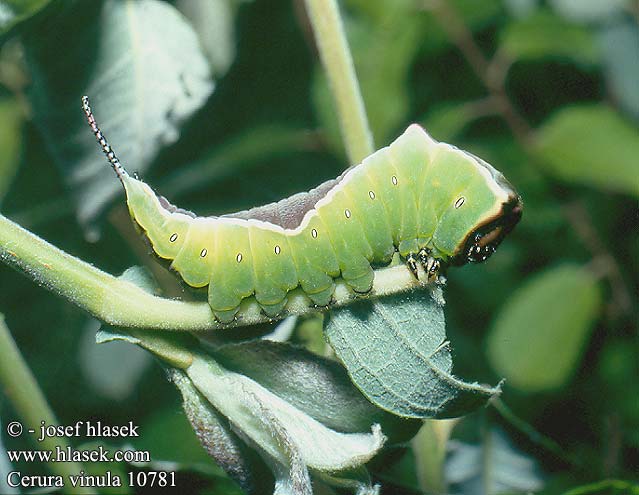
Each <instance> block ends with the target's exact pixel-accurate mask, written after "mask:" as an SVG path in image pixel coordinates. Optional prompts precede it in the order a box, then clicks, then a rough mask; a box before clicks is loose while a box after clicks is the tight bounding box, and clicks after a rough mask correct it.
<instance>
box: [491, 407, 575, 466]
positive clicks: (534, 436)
mask: <svg viewBox="0 0 639 495" xmlns="http://www.w3.org/2000/svg"><path fill="white" fill-rule="evenodd" d="M490 405H492V406H493V407H494V408H495V410H496V411H497V412H498V413H499V415H500V416H501V417H502V418H504V419H505V420H506V421H508V423H510V424H511V425H512V426H514V427H515V428H517V429H518V430H519V431H520V432H522V433H523V434H524V435H526V436H527V437H528V439H529V440H530V441H531V442H533V443H535V444H537V445H539V446H541V447H543V448H544V449H546V450H547V451H548V452H552V453H553V454H554V455H555V456H556V457H557V458H558V459H561V460H563V461H564V462H567V463H568V464H570V465H572V466H573V467H580V466H581V463H580V462H579V461H578V460H577V459H576V458H575V457H574V456H571V455H569V454H567V453H566V452H564V449H562V448H561V446H560V445H559V444H558V443H557V442H555V441H554V440H553V439H552V438H550V437H547V436H545V435H543V434H541V433H539V432H538V431H537V430H535V428H533V427H532V425H530V424H529V423H527V422H526V421H524V420H523V419H521V418H520V417H519V416H517V415H516V414H515V413H514V412H513V411H512V410H511V409H510V408H509V407H508V406H507V405H506V403H505V402H504V401H502V400H501V399H499V398H497V399H493V400H491V401H490Z"/></svg>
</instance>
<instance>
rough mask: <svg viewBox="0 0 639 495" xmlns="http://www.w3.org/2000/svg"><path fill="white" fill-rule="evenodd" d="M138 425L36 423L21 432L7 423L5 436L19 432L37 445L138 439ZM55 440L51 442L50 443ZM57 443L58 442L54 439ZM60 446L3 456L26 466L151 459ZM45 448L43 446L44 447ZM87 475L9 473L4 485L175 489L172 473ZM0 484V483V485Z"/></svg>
mask: <svg viewBox="0 0 639 495" xmlns="http://www.w3.org/2000/svg"><path fill="white" fill-rule="evenodd" d="M138 430H139V426H137V425H134V424H133V422H132V421H130V422H128V423H127V424H126V425H107V424H104V423H102V422H101V421H78V422H76V423H75V424H73V425H67V426H63V425H51V424H46V423H45V422H44V421H41V422H40V427H39V428H37V429H26V430H25V429H24V427H23V425H22V423H20V422H19V421H12V422H10V423H9V424H7V429H6V431H7V434H8V435H9V436H10V437H14V438H15V437H19V436H21V435H22V434H23V433H24V434H30V435H33V436H34V437H35V438H34V440H35V441H36V442H38V443H41V442H44V441H47V442H48V443H49V440H50V439H61V438H79V437H84V438H91V439H96V438H107V439H109V440H113V439H122V438H131V437H139V436H140V435H139V432H138ZM54 441H55V440H54ZM58 441H59V440H58ZM60 443H62V445H52V444H51V443H49V445H47V446H48V447H51V448H48V449H34V450H7V457H8V459H9V462H10V463H11V464H12V465H15V464H16V463H19V462H28V463H42V464H51V463H60V462H73V463H78V464H79V463H83V464H84V463H91V462H100V463H109V462H125V463H149V462H151V456H150V454H149V452H148V451H146V450H135V449H117V450H110V449H108V448H106V447H104V446H103V445H93V446H92V447H91V448H87V449H76V448H74V447H71V446H70V445H68V444H67V443H66V441H65V442H60ZM45 445H46V444H45ZM91 471H92V474H88V473H87V472H85V471H84V470H83V469H80V470H79V471H78V472H77V473H73V474H71V473H69V474H66V475H64V476H63V475H61V474H57V475H56V474H54V475H44V474H43V475H33V474H23V473H22V472H21V471H10V472H9V474H8V475H7V478H6V480H5V481H6V483H7V485H8V486H10V487H12V488H52V487H55V488H62V487H65V486H72V487H75V488H77V487H98V488H101V487H119V486H125V485H128V486H131V487H138V486H139V487H169V486H175V473H173V472H170V471H135V472H128V473H126V476H121V475H120V474H116V473H113V472H111V471H108V470H107V471H104V472H102V473H101V474H94V473H93V470H91ZM0 485H1V483H0Z"/></svg>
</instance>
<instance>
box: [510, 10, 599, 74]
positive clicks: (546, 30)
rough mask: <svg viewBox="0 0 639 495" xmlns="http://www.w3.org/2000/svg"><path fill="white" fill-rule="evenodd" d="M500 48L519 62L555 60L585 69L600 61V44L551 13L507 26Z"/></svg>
mask: <svg viewBox="0 0 639 495" xmlns="http://www.w3.org/2000/svg"><path fill="white" fill-rule="evenodd" d="M499 46H500V49H501V50H503V51H504V53H506V54H508V55H509V56H510V57H511V58H513V59H519V60H534V59H544V58H548V57H554V58H562V59H568V60H573V61H575V62H576V63H578V64H584V65H592V64H595V63H597V62H598V61H599V50H598V47H597V43H596V41H595V39H594V37H593V36H592V34H591V33H590V31H588V30H587V29H586V28H584V27H582V26H579V25H576V24H572V23H570V22H567V21H565V20H563V19H561V18H560V17H557V16H556V15H553V14H552V13H550V12H543V11H540V12H539V13H537V14H535V15H533V16H529V17H527V18H525V19H522V20H520V21H515V22H511V23H508V24H506V27H505V28H504V30H503V31H502V33H501V41H500V44H499Z"/></svg>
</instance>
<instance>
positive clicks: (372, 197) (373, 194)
mask: <svg viewBox="0 0 639 495" xmlns="http://www.w3.org/2000/svg"><path fill="white" fill-rule="evenodd" d="M368 195H369V197H370V198H371V199H375V193H374V192H373V191H368Z"/></svg>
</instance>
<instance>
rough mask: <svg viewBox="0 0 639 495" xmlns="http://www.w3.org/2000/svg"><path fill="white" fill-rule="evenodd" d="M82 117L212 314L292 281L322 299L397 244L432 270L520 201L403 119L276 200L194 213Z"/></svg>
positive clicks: (284, 290) (512, 217) (367, 281)
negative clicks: (331, 175)
mask: <svg viewBox="0 0 639 495" xmlns="http://www.w3.org/2000/svg"><path fill="white" fill-rule="evenodd" d="M82 103H83V108H84V111H85V114H86V116H87V120H88V122H89V125H90V126H91V129H92V131H93V132H94V134H95V136H96V139H97V140H98V142H99V144H100V146H101V147H102V150H103V152H104V153H105V155H106V156H107V159H108V161H109V163H110V164H111V166H112V167H113V168H114V170H115V172H116V174H117V175H118V177H119V179H120V181H121V182H122V184H123V186H124V189H125V192H126V197H127V204H128V207H129V212H130V213H131V217H132V218H133V220H134V221H135V222H136V223H137V225H138V226H139V227H140V229H141V231H142V232H143V233H144V235H145V236H146V237H147V238H148V240H149V242H150V245H151V247H152V249H153V251H154V252H155V254H157V255H158V256H159V257H161V258H164V259H167V260H170V262H171V267H172V268H173V269H174V270H175V271H176V272H178V273H179V275H180V276H181V277H182V279H183V280H184V281H185V282H186V283H187V284H188V285H190V286H193V287H205V286H208V302H209V305H210V306H211V309H212V310H213V312H214V314H215V316H216V318H218V319H219V320H220V321H221V322H230V321H232V320H233V319H234V318H235V317H236V314H237V311H238V310H239V307H240V303H241V302H242V300H243V299H245V298H247V297H255V300H256V301H257V303H258V304H259V305H260V306H261V308H262V310H263V311H264V313H266V314H267V315H268V316H270V317H275V316H277V315H279V314H281V313H282V311H283V309H284V308H285V306H286V303H287V296H288V293H289V292H290V291H291V290H292V289H294V288H296V287H298V286H299V287H301V289H302V290H303V291H304V292H305V293H306V295H307V296H308V297H309V298H310V300H311V301H312V302H313V303H314V304H316V305H318V306H328V305H330V303H331V299H332V297H333V293H334V290H335V279H336V278H338V277H341V278H342V279H343V280H344V281H345V282H346V283H347V284H348V285H349V286H350V287H351V288H352V290H353V291H355V292H357V293H362V294H364V293H367V292H369V291H370V290H371V287H372V285H373V280H374V277H375V272H374V269H373V267H375V266H378V265H384V264H388V263H389V262H390V261H391V259H392V257H393V255H394V253H395V252H399V254H400V256H402V257H403V259H404V260H405V262H406V265H407V267H408V269H409V270H410V272H411V273H412V274H413V275H414V276H415V277H418V274H419V270H418V266H419V265H421V266H422V267H423V269H424V272H425V274H426V278H427V281H429V282H433V281H437V280H438V278H439V275H440V273H441V272H442V271H443V270H445V269H446V268H447V267H448V266H451V265H462V264H465V263H468V262H477V261H483V260H485V259H487V258H488V257H489V256H490V255H491V254H492V253H493V252H494V250H495V248H496V247H497V246H498V245H499V243H500V242H501V241H502V239H503V238H504V236H505V235H506V234H507V233H508V232H509V231H510V230H512V228H513V227H514V226H515V224H516V223H517V222H518V221H519V219H520V217H521V212H522V203H521V199H520V197H519V196H518V194H517V193H516V192H515V191H514V189H513V188H512V186H511V185H510V184H509V183H508V182H507V181H506V179H505V178H504V177H503V175H502V174H501V173H500V172H498V171H497V170H495V169H494V168H493V167H491V166H490V165H489V164H487V163H486V162H484V161H483V160H481V159H479V158H477V157H475V156H474V155H471V154H470V153H467V152H464V151H462V150H458V149H457V148H455V147H453V146H451V145H448V144H446V143H439V142H437V141H435V140H434V139H432V138H431V137H430V136H429V135H428V134H427V133H426V132H425V131H424V130H423V129H422V128H421V127H420V126H418V125H416V124H413V125H411V126H410V127H408V129H407V130H406V131H405V132H404V133H403V134H402V135H401V136H400V137H399V138H397V139H396V140H395V141H394V142H393V143H391V144H390V145H389V146H388V147H385V148H382V149H380V150H379V151H376V152H375V153H373V154H372V155H371V156H369V157H367V158H366V159H365V160H364V161H363V162H362V163H361V164H359V165H357V166H354V167H351V168H350V169H348V170H347V171H346V172H344V173H343V174H342V175H341V176H340V177H338V178H337V179H334V180H331V181H327V182H326V183H324V184H321V185H320V186H318V187H317V188H315V189H313V190H311V191H309V192H306V193H299V194H296V195H293V196H291V197H290V198H286V199H284V200H281V201H279V202H277V203H272V204H269V205H265V206H261V207H257V208H252V209H250V210H246V211H243V212H238V213H234V214H231V215H225V216H220V217H196V216H195V215H193V214H192V213H190V212H186V211H184V210H180V209H178V208H176V207H174V206H173V205H171V204H170V203H168V201H166V200H165V199H164V198H162V197H159V196H157V195H156V194H155V192H154V191H153V190H152V189H151V188H150V187H149V186H148V185H146V184H145V183H144V182H142V181H141V180H139V179H137V178H135V177H131V176H130V175H129V174H128V173H127V172H126V170H125V169H124V168H123V167H122V165H121V164H120V162H119V160H118V159H117V157H116V155H115V153H114V152H113V150H112V149H111V147H110V146H109V144H108V143H107V141H106V138H105V137H104V135H103V134H102V132H101V131H100V129H99V128H98V126H97V124H96V121H95V118H94V117H93V114H92V113H91V108H90V106H89V102H88V99H87V98H86V97H84V98H83V100H82Z"/></svg>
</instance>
